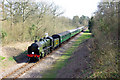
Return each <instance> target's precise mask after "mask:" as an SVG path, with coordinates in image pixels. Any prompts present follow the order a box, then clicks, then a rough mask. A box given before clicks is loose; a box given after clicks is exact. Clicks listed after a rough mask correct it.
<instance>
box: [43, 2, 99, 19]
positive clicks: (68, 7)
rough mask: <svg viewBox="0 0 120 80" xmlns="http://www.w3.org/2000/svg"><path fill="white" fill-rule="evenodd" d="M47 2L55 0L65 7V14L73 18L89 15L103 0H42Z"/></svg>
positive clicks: (62, 7) (57, 3) (61, 6)
mask: <svg viewBox="0 0 120 80" xmlns="http://www.w3.org/2000/svg"><path fill="white" fill-rule="evenodd" d="M41 1H47V2H54V3H55V4H56V5H58V6H59V7H60V8H61V9H63V11H64V14H63V16H66V17H69V18H71V19H72V18H73V16H76V15H78V16H81V15H85V16H89V17H91V15H92V13H93V12H95V11H96V10H97V4H98V2H100V1H101V0H41Z"/></svg>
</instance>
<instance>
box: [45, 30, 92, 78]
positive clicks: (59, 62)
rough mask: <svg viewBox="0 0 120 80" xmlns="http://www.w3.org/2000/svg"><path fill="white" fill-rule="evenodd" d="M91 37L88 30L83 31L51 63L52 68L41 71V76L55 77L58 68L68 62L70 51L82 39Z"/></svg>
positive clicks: (72, 50) (73, 49)
mask: <svg viewBox="0 0 120 80" xmlns="http://www.w3.org/2000/svg"><path fill="white" fill-rule="evenodd" d="M89 38H91V33H88V30H87V31H85V32H84V33H83V34H82V35H81V36H80V37H79V38H78V39H77V40H76V41H75V42H74V43H73V45H72V46H71V47H70V48H69V49H67V51H66V52H65V53H64V55H62V56H61V57H60V58H59V60H57V61H56V63H55V64H53V65H52V68H51V69H50V70H48V71H46V72H45V73H43V78H56V76H57V72H58V70H60V69H61V68H62V67H64V66H65V65H66V63H68V59H69V58H70V57H71V55H72V53H73V52H74V51H75V50H76V48H77V47H78V46H79V44H80V43H82V42H83V41H84V40H86V39H89Z"/></svg>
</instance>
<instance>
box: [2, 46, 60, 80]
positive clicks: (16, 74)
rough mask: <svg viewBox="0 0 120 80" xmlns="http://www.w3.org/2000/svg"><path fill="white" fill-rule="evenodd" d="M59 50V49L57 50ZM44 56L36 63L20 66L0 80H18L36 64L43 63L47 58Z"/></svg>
mask: <svg viewBox="0 0 120 80" xmlns="http://www.w3.org/2000/svg"><path fill="white" fill-rule="evenodd" d="M57 49H59V48H57ZM57 49H55V50H54V51H52V52H51V53H49V54H48V55H51V54H52V53H54V52H55V51H56V50H57ZM48 55H46V56H45V57H43V58H41V59H40V60H39V61H37V62H36V63H25V64H24V65H22V66H21V67H19V68H17V69H15V70H14V71H12V72H11V73H9V74H7V75H5V76H3V77H2V79H0V80H4V79H5V78H13V80H14V79H17V78H19V77H20V76H21V75H23V74H24V73H25V72H27V71H28V70H30V69H32V68H33V67H34V66H35V65H37V64H38V63H40V62H41V61H43V60H44V59H45V58H47V56H48Z"/></svg>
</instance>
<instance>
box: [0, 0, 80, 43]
mask: <svg viewBox="0 0 120 80" xmlns="http://www.w3.org/2000/svg"><path fill="white" fill-rule="evenodd" d="M0 3H1V7H0V10H1V13H2V18H1V19H0V22H1V23H2V28H1V30H0V32H1V34H0V36H1V39H2V43H3V44H7V43H11V42H16V41H21V42H22V41H32V40H35V39H40V38H41V37H43V36H44V34H45V33H48V34H49V35H50V36H51V35H52V34H55V33H60V32H63V31H66V30H69V29H73V28H76V27H78V26H77V25H76V22H75V24H74V21H75V20H72V19H69V18H66V17H64V16H62V14H63V13H64V12H63V11H62V9H60V8H59V6H57V5H55V4H54V3H50V2H48V3H47V2H42V1H41V2H35V1H33V0H18V2H17V1H14V0H2V1H0ZM73 19H74V18H73ZM73 24H74V25H73Z"/></svg>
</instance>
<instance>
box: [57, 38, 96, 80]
mask: <svg viewBox="0 0 120 80" xmlns="http://www.w3.org/2000/svg"><path fill="white" fill-rule="evenodd" d="M91 46H92V39H89V40H86V41H84V42H83V43H82V44H80V45H79V47H78V48H77V50H76V51H75V52H74V53H73V54H72V56H71V57H70V58H69V60H68V62H70V63H67V64H66V66H65V67H63V68H62V69H60V70H59V71H58V74H57V78H87V77H89V75H90V74H92V72H93V70H92V65H94V62H93V60H92V56H91V54H90V51H91ZM63 74H64V75H63Z"/></svg>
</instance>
